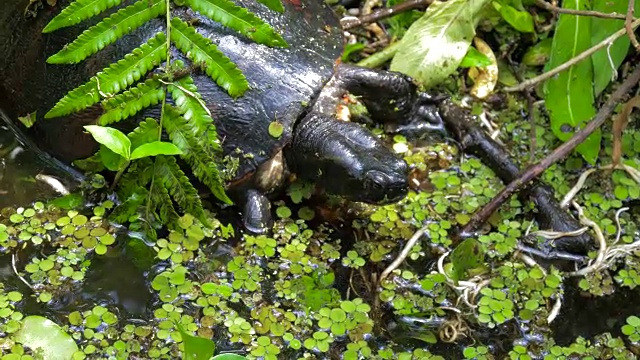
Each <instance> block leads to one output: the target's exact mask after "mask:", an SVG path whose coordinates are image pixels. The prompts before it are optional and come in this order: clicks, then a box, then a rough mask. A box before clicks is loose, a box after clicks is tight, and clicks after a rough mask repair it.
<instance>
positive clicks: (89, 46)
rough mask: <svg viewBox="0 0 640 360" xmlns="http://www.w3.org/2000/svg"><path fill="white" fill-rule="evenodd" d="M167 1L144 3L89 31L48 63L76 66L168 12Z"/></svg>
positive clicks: (151, 0)
mask: <svg viewBox="0 0 640 360" xmlns="http://www.w3.org/2000/svg"><path fill="white" fill-rule="evenodd" d="M165 6H166V3H165V1H164V0H141V1H138V2H136V3H135V4H133V5H130V6H127V7H126V8H124V9H120V10H118V12H116V13H115V14H113V15H111V16H109V17H108V18H106V19H104V20H102V21H101V22H99V23H98V24H96V25H95V26H92V27H90V28H89V29H87V30H85V31H84V32H83V33H82V34H80V36H78V37H77V38H76V39H75V40H74V41H73V42H72V43H71V44H67V45H66V46H65V47H64V48H62V50H60V51H59V52H57V53H56V54H54V55H52V56H50V57H49V58H48V59H47V62H48V63H49V64H75V63H78V62H80V61H82V60H84V59H85V58H86V57H88V56H91V55H93V54H95V53H96V52H98V51H100V50H102V49H103V48H104V47H105V46H107V45H109V44H111V43H113V42H114V41H116V40H117V39H119V38H121V37H122V36H124V35H125V34H127V33H129V32H131V31H133V30H134V29H136V28H138V27H139V26H141V25H142V24H144V23H145V22H147V21H149V20H151V19H153V18H154V17H157V16H160V15H161V14H164V13H165V11H166V8H165Z"/></svg>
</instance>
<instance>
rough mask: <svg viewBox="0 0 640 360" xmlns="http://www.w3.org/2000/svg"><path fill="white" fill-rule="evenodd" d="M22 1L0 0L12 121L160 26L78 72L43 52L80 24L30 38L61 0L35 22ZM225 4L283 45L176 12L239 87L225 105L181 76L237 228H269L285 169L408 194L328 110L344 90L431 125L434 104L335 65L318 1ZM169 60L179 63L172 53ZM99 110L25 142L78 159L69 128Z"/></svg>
mask: <svg viewBox="0 0 640 360" xmlns="http://www.w3.org/2000/svg"><path fill="white" fill-rule="evenodd" d="M30 3H33V1H32V0H8V1H5V3H4V4H3V9H4V11H3V12H2V14H0V51H1V52H2V56H1V57H0V101H1V102H0V106H2V107H3V108H4V109H5V110H7V111H8V112H9V113H10V114H11V115H12V116H13V117H14V118H15V117H17V116H18V115H24V114H25V113H29V112H33V111H34V110H37V111H38V115H39V117H41V116H42V114H44V113H45V112H46V111H48V110H49V109H50V108H51V107H52V106H53V105H54V104H55V102H56V101H57V100H58V99H60V98H61V97H62V96H63V95H65V94H66V93H67V92H68V91H69V90H70V89H73V88H75V87H77V86H78V85H80V84H83V83H84V82H86V81H87V79H89V77H90V76H92V75H94V74H95V73H96V72H97V71H99V70H100V69H102V68H104V67H106V66H108V65H109V64H110V63H112V62H114V61H117V60H118V59H120V58H122V56H123V55H124V54H126V53H128V52H130V51H131V50H132V49H133V48H135V47H137V46H139V45H140V44H141V43H143V42H145V41H146V40H147V39H148V38H149V37H151V36H153V35H154V34H155V33H156V32H157V31H162V28H163V25H164V21H165V20H164V19H160V18H158V19H154V20H152V21H151V22H149V23H147V24H146V25H144V26H142V27H141V28H139V29H137V30H135V31H134V32H133V33H131V34H129V35H127V36H125V37H123V38H122V39H120V40H118V41H117V42H116V43H114V44H112V45H109V46H107V47H106V48H105V49H103V50H102V51H101V52H99V53H98V54H96V55H94V56H92V57H90V58H89V59H87V60H85V61H84V62H81V63H80V64H78V65H49V64H46V62H45V60H46V59H47V57H48V56H50V55H51V54H54V53H55V52H57V51H59V50H60V48H62V46H64V44H66V43H68V42H70V41H72V40H73V39H74V38H75V37H76V36H77V35H78V34H79V33H80V31H82V30H83V29H84V28H85V27H86V25H84V26H75V27H71V28H67V29H63V30H59V31H56V32H53V33H51V34H42V33H41V30H42V29H43V27H44V26H45V25H46V24H47V23H48V22H49V21H50V19H51V18H52V17H53V16H55V15H56V14H57V13H58V12H59V7H60V6H66V5H67V4H68V1H64V0H59V1H58V5H56V7H54V8H49V7H48V6H47V5H44V6H45V8H44V9H41V10H40V11H39V12H38V14H37V16H36V17H35V18H30V19H26V18H25V17H24V16H23V13H24V10H25V8H27V6H28V5H29V4H30ZM237 4H238V5H240V6H244V7H246V8H248V9H249V10H250V11H252V12H253V13H255V14H257V16H259V17H260V18H261V19H263V20H265V21H266V22H268V23H269V24H270V25H271V26H273V27H274V28H275V30H276V31H277V32H278V33H280V34H281V35H282V37H283V38H284V39H285V40H286V41H287V43H288V44H289V47H287V48H271V47H267V46H264V45H260V44H256V43H254V42H252V41H251V40H249V39H247V38H245V37H243V36H241V35H238V34H237V33H236V32H234V31H233V30H230V29H228V28H225V27H223V26H221V25H220V24H217V23H215V22H212V21H210V20H208V19H206V18H204V17H201V16H199V15H198V14H197V13H194V12H192V11H191V10H188V9H185V10H181V11H182V13H180V16H181V17H183V18H185V19H186V18H188V19H191V20H193V18H197V19H198V21H197V22H194V21H191V23H193V24H195V25H194V26H195V27H196V29H197V31H198V32H199V33H201V34H202V35H204V36H206V37H208V38H210V39H211V40H212V41H213V42H214V43H215V44H216V45H217V46H218V48H219V49H220V50H221V51H222V52H223V53H225V54H226V55H227V56H228V57H229V58H231V60H232V61H234V62H235V63H236V64H237V66H238V67H239V68H240V69H241V70H242V71H243V73H244V74H245V76H246V77H247V79H248V81H249V84H250V90H249V91H247V92H246V93H245V94H244V95H243V96H241V97H240V98H238V99H235V100H234V99H233V98H231V97H230V96H229V95H227V93H226V92H225V91H224V90H222V89H221V88H219V87H218V86H217V85H216V84H215V83H214V82H213V81H211V79H210V78H209V77H207V76H206V75H205V74H200V73H197V72H196V73H194V74H192V76H193V78H194V81H195V84H196V85H197V86H198V89H199V92H200V93H201V95H202V96H203V99H204V101H205V102H206V104H207V106H208V107H209V109H210V111H211V113H212V116H213V118H214V120H215V122H216V127H217V131H218V135H219V138H220V139H222V146H223V149H224V154H225V155H229V156H232V157H236V158H237V160H238V162H239V166H238V170H237V173H236V176H235V178H234V179H233V180H232V181H230V182H229V183H228V184H227V193H228V194H229V195H230V196H231V198H232V199H233V200H234V202H235V203H236V204H238V205H239V206H240V207H243V209H244V210H243V215H244V224H245V226H246V228H247V229H248V230H250V231H253V232H261V231H263V230H264V229H267V228H269V225H270V223H271V211H270V202H269V201H268V199H267V196H266V195H267V194H269V193H270V192H271V191H273V190H274V189H276V188H278V187H279V186H280V185H281V184H282V182H283V179H284V178H285V177H284V176H283V175H284V171H285V168H286V169H288V171H291V172H293V173H295V174H296V176H297V177H298V178H302V179H306V180H310V181H313V182H315V183H317V184H319V185H321V186H322V188H324V189H325V190H326V191H327V192H328V193H332V194H337V195H341V196H344V197H346V198H347V199H350V200H354V201H362V202H367V203H375V204H385V203H390V202H394V201H397V200H399V199H402V198H403V197H404V196H405V195H406V194H407V191H408V189H407V188H408V180H407V178H408V167H407V164H406V163H405V162H404V161H403V160H402V158H401V157H399V156H398V155H396V154H395V153H393V152H392V151H390V150H389V149H387V148H386V147H385V146H384V145H383V143H382V142H381V141H380V140H379V139H378V138H376V137H375V136H374V135H372V134H371V133H370V132H369V131H368V130H367V129H366V128H365V127H363V126H362V125H360V124H357V123H353V122H347V121H340V120H337V118H336V116H335V112H336V106H337V105H338V102H339V100H340V99H341V97H342V96H343V95H344V94H345V93H347V92H348V93H351V94H353V95H356V96H359V97H360V99H361V100H362V101H363V103H364V104H365V105H366V106H367V108H368V110H369V112H370V115H371V119H373V120H374V121H376V122H379V123H384V124H395V125H396V126H397V127H399V128H405V129H408V128H413V129H414V128H420V129H425V128H426V129H433V128H435V129H441V127H442V121H441V119H440V117H439V115H438V113H437V104H436V102H437V101H436V100H435V99H434V98H433V97H432V96H430V95H428V94H427V93H424V92H420V91H419V90H418V87H417V86H416V85H415V84H414V82H413V81H412V79H411V78H409V77H407V76H405V75H402V74H399V73H394V72H388V71H374V70H370V69H365V68H361V67H357V66H354V65H348V64H343V63H340V56H341V54H342V51H343V35H342V30H341V28H340V23H339V20H338V18H337V17H336V16H335V14H334V13H333V11H332V10H331V9H330V8H328V7H327V6H326V5H325V4H324V2H323V1H320V0H308V1H307V0H304V1H302V0H284V7H285V11H284V13H282V14H280V13H277V12H274V11H271V10H269V9H267V8H266V7H265V6H264V5H262V4H260V3H258V2H256V1H255V0H238V1H237ZM174 56H175V57H182V55H180V53H178V52H177V51H175V52H174ZM100 111H101V109H100V108H99V107H93V108H89V109H88V110H86V111H84V112H82V113H77V114H74V115H71V116H68V117H66V118H63V119H53V120H40V121H38V123H37V126H36V127H35V133H36V136H37V137H38V139H39V140H40V143H42V145H43V146H44V147H45V149H47V150H48V151H50V152H52V153H53V154H55V155H56V156H57V157H59V158H61V159H64V160H66V161H69V160H74V159H78V158H82V157H86V156H88V155H90V154H91V153H92V152H93V151H94V150H95V143H94V142H93V141H92V139H91V138H90V137H89V136H88V135H87V134H85V133H83V131H82V128H81V127H80V125H85V124H87V123H90V122H92V121H95V120H96V119H97V116H98V115H99V112H100ZM274 120H277V121H278V122H280V123H281V124H282V125H283V127H284V133H283V134H282V136H280V137H278V138H275V137H273V136H271V135H270V134H269V131H268V127H269V125H270V124H271V123H272V122H273V121H274ZM285 165H286V166H285Z"/></svg>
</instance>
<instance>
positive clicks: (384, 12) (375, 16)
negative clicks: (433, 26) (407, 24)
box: [341, 0, 433, 30]
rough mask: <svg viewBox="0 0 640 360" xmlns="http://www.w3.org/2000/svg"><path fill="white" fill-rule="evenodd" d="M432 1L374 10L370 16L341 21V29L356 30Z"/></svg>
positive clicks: (414, 2) (416, 1) (426, 4)
mask: <svg viewBox="0 0 640 360" xmlns="http://www.w3.org/2000/svg"><path fill="white" fill-rule="evenodd" d="M432 2H433V0H409V1H405V2H402V3H400V4H398V5H395V6H392V7H390V8H385V9H380V10H376V11H374V12H372V13H370V14H365V15H362V16H361V17H359V18H352V17H350V18H348V19H346V20H342V21H341V22H342V29H344V30H350V29H353V28H357V27H360V26H363V25H365V24H369V23H372V22H376V21H380V20H382V19H386V18H388V17H391V16H394V15H398V14H400V13H403V12H405V11H410V10H415V9H421V8H424V7H426V6H428V5H429V4H431V3H432Z"/></svg>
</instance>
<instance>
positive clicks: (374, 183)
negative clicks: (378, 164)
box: [364, 170, 387, 191]
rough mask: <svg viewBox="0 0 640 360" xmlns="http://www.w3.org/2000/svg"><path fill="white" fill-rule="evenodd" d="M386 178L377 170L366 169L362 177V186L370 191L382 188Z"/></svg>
mask: <svg viewBox="0 0 640 360" xmlns="http://www.w3.org/2000/svg"><path fill="white" fill-rule="evenodd" d="M386 179H387V178H386V176H384V175H383V174H382V173H381V172H379V171H377V170H371V171H368V172H367V174H366V175H365V179H364V188H365V189H366V190H371V191H381V190H384V188H385V183H386Z"/></svg>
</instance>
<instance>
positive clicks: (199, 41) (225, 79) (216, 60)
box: [171, 17, 249, 97]
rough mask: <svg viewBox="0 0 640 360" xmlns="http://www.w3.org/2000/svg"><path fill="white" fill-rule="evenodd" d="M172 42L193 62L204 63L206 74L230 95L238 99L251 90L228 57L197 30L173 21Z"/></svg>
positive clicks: (174, 19)
mask: <svg viewBox="0 0 640 360" xmlns="http://www.w3.org/2000/svg"><path fill="white" fill-rule="evenodd" d="M171 41H173V43H174V44H175V45H176V46H177V47H178V49H180V50H182V52H184V53H185V54H186V55H187V57H188V58H189V59H191V61H193V62H195V63H204V64H205V72H206V73H207V75H209V77H211V79H213V81H215V82H216V83H217V84H218V85H219V86H220V87H221V88H223V89H225V90H227V92H228V93H229V95H231V96H233V97H238V96H240V95H242V94H244V92H245V91H247V89H248V88H249V83H248V82H247V79H246V78H245V77H244V75H243V74H242V71H240V69H238V67H237V66H236V64H234V63H233V62H232V61H231V60H230V59H229V58H228V57H226V56H225V55H224V54H223V53H222V52H220V50H218V48H217V47H216V46H215V45H214V44H213V43H212V42H211V40H209V39H207V38H205V37H204V36H202V35H200V34H198V33H197V32H196V30H195V29H194V28H192V27H190V26H189V25H187V23H185V22H184V21H182V20H180V19H179V18H176V17H174V18H173V19H171Z"/></svg>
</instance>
